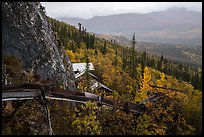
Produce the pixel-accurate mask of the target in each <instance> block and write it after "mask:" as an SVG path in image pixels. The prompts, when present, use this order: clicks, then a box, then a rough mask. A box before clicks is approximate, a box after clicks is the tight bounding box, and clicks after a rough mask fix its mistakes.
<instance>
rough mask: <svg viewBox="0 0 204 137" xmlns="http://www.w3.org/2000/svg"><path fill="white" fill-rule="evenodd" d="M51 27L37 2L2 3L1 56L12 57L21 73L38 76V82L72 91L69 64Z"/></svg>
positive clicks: (72, 85)
mask: <svg viewBox="0 0 204 137" xmlns="http://www.w3.org/2000/svg"><path fill="white" fill-rule="evenodd" d="M51 27H52V26H51V25H50V24H49V23H48V21H47V16H46V14H45V9H44V7H42V6H41V4H40V3H39V2H38V3H35V2H4V3H2V55H3V56H5V55H6V56H14V57H15V58H17V59H18V60H20V61H21V62H22V66H23V70H24V71H25V72H27V71H29V72H32V73H33V74H35V75H38V76H39V77H40V80H47V79H51V80H55V81H57V82H58V83H61V84H62V85H64V86H65V87H67V88H75V85H74V72H73V68H72V64H71V62H70V60H69V57H67V55H66V54H65V52H64V50H63V48H62V47H60V46H59V44H58V43H57V41H56V38H55V36H54V35H53V32H52V30H51ZM2 61H3V63H4V60H2ZM2 72H3V73H4V71H2ZM5 73H6V71H5ZM10 83H15V82H10ZM2 84H3V83H2ZM4 84H5V83H4Z"/></svg>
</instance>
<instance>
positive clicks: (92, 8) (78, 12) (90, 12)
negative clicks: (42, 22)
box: [41, 2, 202, 19]
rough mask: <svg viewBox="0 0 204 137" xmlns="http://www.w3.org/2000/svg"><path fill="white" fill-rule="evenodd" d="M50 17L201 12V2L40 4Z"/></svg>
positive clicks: (85, 17)
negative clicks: (170, 10)
mask: <svg viewBox="0 0 204 137" xmlns="http://www.w3.org/2000/svg"><path fill="white" fill-rule="evenodd" d="M41 3H42V5H43V6H45V8H46V11H47V13H48V15H49V16H51V17H55V18H57V17H63V16H66V17H79V18H84V19H87V18H92V17H94V16H106V15H111V14H120V13H148V12H152V11H160V10H166V9H168V8H171V7H185V8H187V9H188V10H193V11H199V12H202V2H41Z"/></svg>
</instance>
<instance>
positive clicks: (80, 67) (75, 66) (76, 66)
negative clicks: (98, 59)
mask: <svg viewBox="0 0 204 137" xmlns="http://www.w3.org/2000/svg"><path fill="white" fill-rule="evenodd" d="M72 66H73V69H74V72H76V71H79V72H80V73H81V72H83V71H85V70H86V63H72ZM89 70H94V66H93V64H92V63H91V62H90V63H89Z"/></svg>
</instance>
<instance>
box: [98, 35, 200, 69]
mask: <svg viewBox="0 0 204 137" xmlns="http://www.w3.org/2000/svg"><path fill="white" fill-rule="evenodd" d="M95 35H96V37H98V38H100V39H106V40H108V41H113V42H116V43H118V44H120V45H123V46H127V47H131V41H130V40H128V39H127V38H125V37H123V36H114V35H108V34H95ZM135 49H136V50H138V51H144V52H147V53H149V54H152V55H157V56H161V55H164V57H165V58H167V59H171V60H174V61H178V62H181V63H183V64H188V65H195V66H199V67H201V65H202V46H186V45H180V44H163V43H151V42H144V41H136V45H135Z"/></svg>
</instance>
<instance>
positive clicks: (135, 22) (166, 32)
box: [58, 8, 202, 45]
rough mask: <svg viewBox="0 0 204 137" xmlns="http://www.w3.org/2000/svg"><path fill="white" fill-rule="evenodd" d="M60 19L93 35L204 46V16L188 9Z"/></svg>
mask: <svg viewBox="0 0 204 137" xmlns="http://www.w3.org/2000/svg"><path fill="white" fill-rule="evenodd" d="M58 19H59V20H61V21H64V22H66V23H69V24H71V25H75V26H78V23H81V24H82V25H83V26H84V27H86V28H87V29H88V30H89V31H90V32H94V33H97V34H112V35H118V36H121V35H122V36H124V37H126V38H128V39H130V38H131V35H132V34H133V32H135V33H136V37H137V38H138V39H139V40H142V41H149V42H158V43H170V44H191V45H202V14H201V13H199V12H196V11H189V10H187V9H185V8H173V9H168V10H165V11H157V12H151V13H143V14H141V13H139V14H138V13H127V14H126V13H123V14H114V15H108V16H95V17H93V18H91V19H81V18H68V17H62V18H58ZM116 24H117V25H116ZM183 28H184V29H183Z"/></svg>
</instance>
